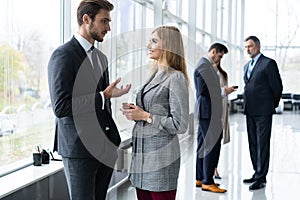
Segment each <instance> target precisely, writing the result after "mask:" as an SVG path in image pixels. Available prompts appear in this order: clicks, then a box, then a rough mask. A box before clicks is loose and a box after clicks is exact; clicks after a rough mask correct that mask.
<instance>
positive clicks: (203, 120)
mask: <svg viewBox="0 0 300 200" xmlns="http://www.w3.org/2000/svg"><path fill="white" fill-rule="evenodd" d="M227 52H228V49H227V47H226V46H224V45H223V44H220V43H214V44H212V45H211V47H210V48H209V51H208V54H207V56H205V57H202V58H201V59H200V61H199V62H198V64H197V66H196V69H195V71H194V82H195V89H196V97H197V100H196V106H195V113H196V116H195V117H196V118H197V119H198V120H199V124H198V138H197V142H198V147H197V158H196V186H197V187H202V190H205V191H210V192H216V193H224V192H226V190H225V189H221V188H219V187H218V186H217V185H216V184H215V182H214V179H213V176H214V170H215V167H216V166H217V163H218V159H219V155H220V150H221V138H222V121H221V117H222V96H221V87H220V79H219V76H218V75H217V72H216V70H217V69H215V68H214V67H213V66H214V64H216V63H219V62H220V61H221V59H222V57H223V55H224V54H226V53H227Z"/></svg>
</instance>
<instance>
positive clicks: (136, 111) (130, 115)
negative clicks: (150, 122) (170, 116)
mask: <svg viewBox="0 0 300 200" xmlns="http://www.w3.org/2000/svg"><path fill="white" fill-rule="evenodd" d="M120 110H121V111H122V113H123V115H125V117H126V118H127V119H128V120H143V121H147V119H148V117H149V115H150V114H149V113H148V112H146V111H144V110H143V109H142V108H140V107H138V106H136V105H134V104H129V103H123V104H122V108H121V109H120Z"/></svg>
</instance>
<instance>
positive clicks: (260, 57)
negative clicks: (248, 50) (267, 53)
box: [244, 54, 264, 82]
mask: <svg viewBox="0 0 300 200" xmlns="http://www.w3.org/2000/svg"><path fill="white" fill-rule="evenodd" d="M263 56H264V55H263V54H261V55H260V56H259V58H258V60H257V61H256V63H255V65H254V66H253V69H252V72H251V74H250V77H249V78H247V71H248V68H249V64H250V61H249V62H248V63H247V67H246V70H245V74H244V79H245V82H248V81H249V80H250V79H251V78H252V76H253V74H254V72H255V70H256V69H257V68H258V66H259V65H260V63H261V61H262V59H263Z"/></svg>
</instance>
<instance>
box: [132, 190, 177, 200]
mask: <svg viewBox="0 0 300 200" xmlns="http://www.w3.org/2000/svg"><path fill="white" fill-rule="evenodd" d="M136 195H137V198H138V200H175V199H176V190H171V191H164V192H152V191H147V190H141V189H138V188H136Z"/></svg>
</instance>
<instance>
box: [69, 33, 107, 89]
mask: <svg viewBox="0 0 300 200" xmlns="http://www.w3.org/2000/svg"><path fill="white" fill-rule="evenodd" d="M71 42H72V46H73V47H74V51H75V52H76V54H77V55H78V56H79V57H80V58H81V65H80V66H79V67H84V68H85V69H86V70H87V71H88V73H89V74H90V77H92V79H93V80H94V81H95V83H97V90H99V84H98V83H99V77H96V75H95V72H94V70H93V66H92V63H91V61H90V59H89V58H88V56H87V54H86V52H85V50H84V49H83V47H82V46H81V45H80V43H79V42H78V41H77V40H76V39H75V37H74V36H73V38H72V40H71ZM98 57H99V54H98ZM99 60H100V61H101V59H99ZM101 64H102V61H101Z"/></svg>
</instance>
